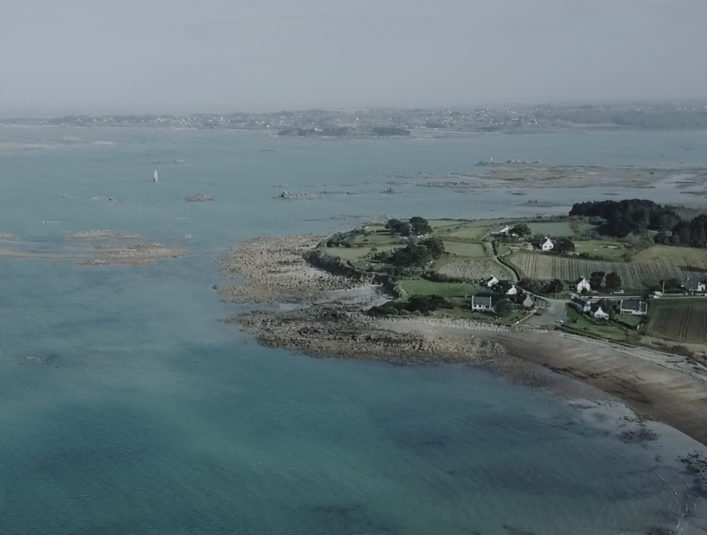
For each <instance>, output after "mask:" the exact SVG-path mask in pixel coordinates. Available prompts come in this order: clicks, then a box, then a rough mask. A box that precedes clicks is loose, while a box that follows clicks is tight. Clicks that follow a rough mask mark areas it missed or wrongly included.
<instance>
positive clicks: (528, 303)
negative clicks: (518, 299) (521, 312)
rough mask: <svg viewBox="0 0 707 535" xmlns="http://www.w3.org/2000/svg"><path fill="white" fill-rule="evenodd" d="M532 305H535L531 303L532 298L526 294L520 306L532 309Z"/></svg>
mask: <svg viewBox="0 0 707 535" xmlns="http://www.w3.org/2000/svg"><path fill="white" fill-rule="evenodd" d="M533 305H535V303H534V302H533V299H532V297H530V296H529V295H528V294H525V299H523V302H522V303H521V306H522V307H523V308H533Z"/></svg>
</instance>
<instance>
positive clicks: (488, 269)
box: [434, 255, 515, 281]
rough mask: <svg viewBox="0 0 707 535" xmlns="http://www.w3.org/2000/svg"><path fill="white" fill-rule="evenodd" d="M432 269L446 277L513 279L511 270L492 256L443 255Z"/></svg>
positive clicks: (471, 279)
mask: <svg viewBox="0 0 707 535" xmlns="http://www.w3.org/2000/svg"><path fill="white" fill-rule="evenodd" d="M434 271H436V272H437V273H440V274H442V275H446V276H448V277H457V278H460V279H464V280H469V281H473V280H480V279H485V278H487V277H491V276H494V277H496V278H497V279H499V280H501V279H505V280H511V281H515V275H514V274H513V271H511V270H510V269H508V268H507V267H506V266H504V265H502V264H499V263H498V262H497V261H496V260H495V259H493V258H488V257H486V258H465V257H460V256H456V255H445V256H443V257H442V258H440V259H439V260H437V261H436V262H435V264H434Z"/></svg>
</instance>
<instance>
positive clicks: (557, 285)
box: [543, 279, 565, 294]
mask: <svg viewBox="0 0 707 535" xmlns="http://www.w3.org/2000/svg"><path fill="white" fill-rule="evenodd" d="M564 288H565V285H564V283H563V282H562V281H561V280H560V279H552V280H551V281H550V282H548V283H547V284H546V285H545V287H544V288H543V292H544V293H547V294H556V293H560V292H561V291H562V290H564Z"/></svg>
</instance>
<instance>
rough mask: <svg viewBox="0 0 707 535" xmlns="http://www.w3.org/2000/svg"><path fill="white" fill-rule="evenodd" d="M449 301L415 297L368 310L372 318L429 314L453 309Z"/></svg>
mask: <svg viewBox="0 0 707 535" xmlns="http://www.w3.org/2000/svg"><path fill="white" fill-rule="evenodd" d="M453 307H454V305H453V304H452V303H450V302H449V300H447V299H445V298H444V297H441V296H439V295H413V296H411V297H410V299H408V300H407V301H388V302H387V303H383V304H382V305H380V306H374V307H371V308H370V309H368V314H370V315H372V316H397V315H400V314H403V315H405V314H410V313H414V312H418V313H420V314H429V313H430V312H432V311H433V310H438V309H440V308H453Z"/></svg>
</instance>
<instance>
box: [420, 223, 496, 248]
mask: <svg viewBox="0 0 707 535" xmlns="http://www.w3.org/2000/svg"><path fill="white" fill-rule="evenodd" d="M430 225H431V226H432V229H433V230H434V233H435V235H437V236H439V237H440V238H442V239H443V240H447V239H451V240H454V241H477V242H478V241H481V240H482V239H483V238H484V237H485V236H486V235H488V234H489V233H491V232H494V231H496V230H498V229H500V228H501V227H502V226H503V222H502V221H501V220H497V221H495V220H490V219H478V220H476V221H455V220H452V219H435V220H433V221H430Z"/></svg>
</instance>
